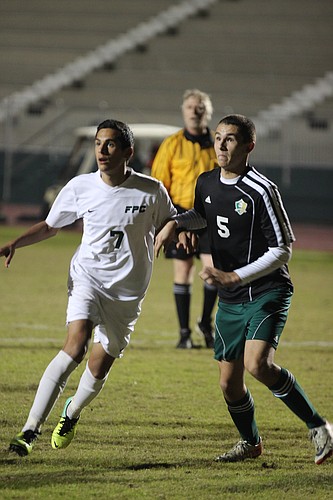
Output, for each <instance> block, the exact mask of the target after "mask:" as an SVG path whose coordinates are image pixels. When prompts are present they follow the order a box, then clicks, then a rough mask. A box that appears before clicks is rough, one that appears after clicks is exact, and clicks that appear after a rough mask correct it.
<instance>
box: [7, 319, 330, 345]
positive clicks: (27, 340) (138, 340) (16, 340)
mask: <svg viewBox="0 0 333 500" xmlns="http://www.w3.org/2000/svg"><path fill="white" fill-rule="evenodd" d="M17 328H20V329H25V330H35V331H36V330H39V331H44V332H45V333H47V332H50V331H54V332H57V331H62V332H64V335H65V333H66V326H65V325H64V326H63V327H60V326H53V327H52V328H50V326H47V325H42V324H28V323H27V324H26V323H15V324H12V325H8V324H4V323H1V322H0V329H1V330H2V331H6V332H7V333H8V332H9V331H10V332H13V331H15V329H17ZM156 333H157V332H156V331H155V330H146V329H142V328H140V327H138V329H137V331H136V332H134V333H133V334H132V339H131V343H135V344H143V343H145V342H147V339H146V338H143V337H145V336H150V335H156ZM142 336H143V337H142ZM167 339H168V340H167ZM173 340H175V341H176V340H177V333H176V332H175V335H174V339H172V340H170V331H161V330H159V331H158V339H154V340H153V343H154V344H155V345H156V344H158V345H167V344H170V342H171V343H172V341H173ZM61 341H62V338H61V339H59V338H55V337H34V336H26V337H15V336H12V337H3V338H1V336H0V345H3V346H11V345H17V344H40V343H43V344H44V343H59V342H61ZM279 346H280V347H284V346H285V347H289V346H295V347H333V340H290V341H289V340H283V339H281V342H280V343H279Z"/></svg>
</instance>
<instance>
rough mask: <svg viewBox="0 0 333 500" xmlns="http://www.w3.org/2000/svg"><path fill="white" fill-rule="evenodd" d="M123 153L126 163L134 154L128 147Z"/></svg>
mask: <svg viewBox="0 0 333 500" xmlns="http://www.w3.org/2000/svg"><path fill="white" fill-rule="evenodd" d="M124 153H125V158H126V161H129V160H130V159H131V158H132V156H133V154H134V149H133V148H132V147H130V146H129V147H128V148H126V149H125V151H124Z"/></svg>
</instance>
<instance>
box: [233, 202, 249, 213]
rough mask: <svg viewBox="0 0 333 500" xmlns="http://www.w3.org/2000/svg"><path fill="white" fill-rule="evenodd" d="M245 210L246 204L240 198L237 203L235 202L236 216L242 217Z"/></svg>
mask: <svg viewBox="0 0 333 500" xmlns="http://www.w3.org/2000/svg"><path fill="white" fill-rule="evenodd" d="M246 209H247V203H246V202H245V201H244V200H243V198H241V199H240V200H238V201H235V212H237V213H238V215H243V214H245V212H246Z"/></svg>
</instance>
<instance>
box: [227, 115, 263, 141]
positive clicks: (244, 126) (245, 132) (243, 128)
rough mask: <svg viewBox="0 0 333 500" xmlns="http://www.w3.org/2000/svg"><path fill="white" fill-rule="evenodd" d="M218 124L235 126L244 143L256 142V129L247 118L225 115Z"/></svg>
mask: <svg viewBox="0 0 333 500" xmlns="http://www.w3.org/2000/svg"><path fill="white" fill-rule="evenodd" d="M220 123H224V124H225V125H235V126H236V127H237V128H238V132H239V133H240V135H241V137H242V139H243V141H244V142H245V143H249V142H256V127H255V125H254V123H253V121H252V120H251V119H250V118H248V117H247V116H244V115H237V114H233V115H227V116H224V117H223V118H221V120H220V121H219V123H218V125H220Z"/></svg>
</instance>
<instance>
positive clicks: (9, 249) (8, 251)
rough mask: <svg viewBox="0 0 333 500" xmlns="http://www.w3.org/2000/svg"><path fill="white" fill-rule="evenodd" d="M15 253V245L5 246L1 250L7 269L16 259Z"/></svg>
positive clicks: (0, 255)
mask: <svg viewBox="0 0 333 500" xmlns="http://www.w3.org/2000/svg"><path fill="white" fill-rule="evenodd" d="M14 253H15V246H14V245H10V244H8V245H5V246H4V247H2V248H0V257H5V258H6V259H5V267H9V264H10V262H11V260H12V258H13V257H14Z"/></svg>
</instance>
